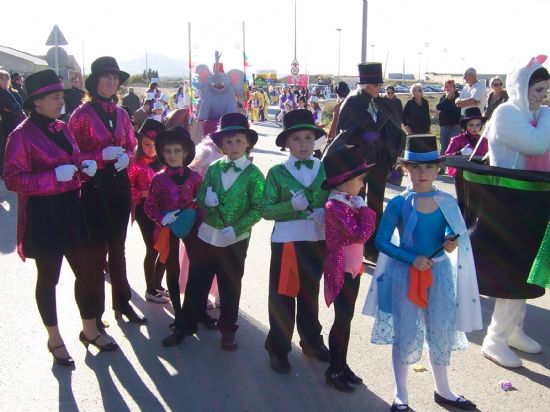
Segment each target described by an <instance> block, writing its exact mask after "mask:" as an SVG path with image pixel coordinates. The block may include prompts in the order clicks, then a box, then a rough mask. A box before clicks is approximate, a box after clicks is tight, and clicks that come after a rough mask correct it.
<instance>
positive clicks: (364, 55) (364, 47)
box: [361, 0, 369, 62]
mask: <svg viewBox="0 0 550 412" xmlns="http://www.w3.org/2000/svg"><path fill="white" fill-rule="evenodd" d="M368 7H369V2H368V0H363V31H362V36H361V37H362V41H361V62H366V61H367V10H368Z"/></svg>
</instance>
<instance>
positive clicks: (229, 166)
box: [222, 161, 243, 173]
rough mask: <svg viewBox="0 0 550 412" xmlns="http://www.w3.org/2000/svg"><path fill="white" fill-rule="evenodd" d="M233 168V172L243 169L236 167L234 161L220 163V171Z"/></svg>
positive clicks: (225, 171)
mask: <svg viewBox="0 0 550 412" xmlns="http://www.w3.org/2000/svg"><path fill="white" fill-rule="evenodd" d="M231 168H233V170H234V171H235V172H241V171H242V170H243V169H241V168H240V167H238V166H237V165H236V164H235V162H234V161H231V162H229V163H224V164H222V172H224V173H227V171H228V170H229V169H231Z"/></svg>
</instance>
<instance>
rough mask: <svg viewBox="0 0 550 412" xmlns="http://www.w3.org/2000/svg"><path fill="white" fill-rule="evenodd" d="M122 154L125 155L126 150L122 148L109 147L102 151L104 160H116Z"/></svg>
mask: <svg viewBox="0 0 550 412" xmlns="http://www.w3.org/2000/svg"><path fill="white" fill-rule="evenodd" d="M122 153H124V149H123V148H122V147H120V146H107V147H106V148H105V149H103V150H102V151H101V157H102V158H103V160H115V159H116V158H117V157H118V156H120V155H121V154H122Z"/></svg>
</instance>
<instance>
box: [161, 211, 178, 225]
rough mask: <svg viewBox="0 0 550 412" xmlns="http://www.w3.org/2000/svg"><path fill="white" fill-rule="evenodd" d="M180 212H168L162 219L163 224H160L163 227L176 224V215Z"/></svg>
mask: <svg viewBox="0 0 550 412" xmlns="http://www.w3.org/2000/svg"><path fill="white" fill-rule="evenodd" d="M178 212H179V210H174V211H173V212H168V213H166V214H165V215H164V217H163V218H162V222H160V224H161V225H162V226H166V225H169V224H170V223H174V222H175V221H176V219H177V218H178V217H177V216H176V213H178Z"/></svg>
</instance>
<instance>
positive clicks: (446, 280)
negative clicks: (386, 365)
mask: <svg viewBox="0 0 550 412" xmlns="http://www.w3.org/2000/svg"><path fill="white" fill-rule="evenodd" d="M399 160H400V162H401V163H402V164H403V166H404V167H405V168H406V169H407V171H408V175H409V177H410V179H411V182H412V187H409V188H408V189H407V190H406V191H405V192H403V193H402V194H401V195H399V196H396V197H395V198H393V199H392V200H391V201H390V202H389V203H388V205H387V207H386V210H385V212H384V215H383V217H382V221H381V223H380V227H379V229H378V233H377V235H376V247H377V249H378V250H379V251H380V252H381V254H380V258H379V260H378V263H377V269H376V272H375V276H374V280H373V281H372V284H371V287H370V290H369V296H368V297H367V302H366V305H365V309H364V313H366V314H372V315H375V317H376V320H375V324H374V328H373V332H372V339H371V340H372V342H373V343H375V344H392V345H393V350H392V360H393V369H394V375H395V383H396V390H395V399H394V402H393V404H392V407H391V410H392V411H406V410H409V406H408V393H407V384H406V383H407V382H406V381H407V372H408V365H410V364H413V363H416V362H418V361H419V360H420V357H421V355H422V350H423V346H424V343H425V342H426V343H427V346H428V348H429V358H430V364H431V367H432V372H433V377H434V383H435V391H434V400H435V402H437V403H439V404H444V405H450V406H454V407H458V408H461V409H475V407H476V406H475V405H474V404H473V403H472V402H470V401H469V400H467V399H465V398H464V397H463V396H460V395H457V394H455V393H454V392H453V391H452V390H451V389H450V387H449V383H448V379H447V367H448V366H449V364H450V358H451V352H452V351H454V350H459V349H465V348H466V347H467V343H468V342H467V339H466V334H465V333H464V332H467V331H468V332H469V331H471V330H475V329H481V327H482V323H481V311H480V306H479V293H478V290H477V282H476V278H475V268H474V263H473V258H472V254H471V246H470V241H469V238H468V234H467V230H466V227H465V224H464V220H463V219H462V216H461V214H460V210H459V208H458V205H457V203H456V200H455V199H454V198H453V197H452V196H451V195H449V194H447V193H445V192H442V191H440V190H438V189H437V188H435V187H434V186H433V182H434V180H435V178H436V176H437V172H438V170H439V165H440V163H441V161H442V160H443V157H440V156H438V151H437V143H436V138H435V136H432V135H412V136H408V137H407V143H406V148H405V154H404V157H403V158H400V159H399ZM395 229H397V230H398V233H399V239H400V240H399V243H398V244H399V246H398V245H397V244H396V243H395V240H393V242H392V236H393V234H394V231H395ZM455 234H459V235H460V236H459V237H458V238H454V235H455ZM457 247H458V250H457V253H456V254H453V256H451V257H450V256H449V255H447V253H449V254H450V253H451V252H454V251H455V249H457ZM436 251H437V252H436ZM445 252H447V253H445ZM456 255H458V257H457V256H456ZM455 258H457V260H456V262H454V259H455Z"/></svg>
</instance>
